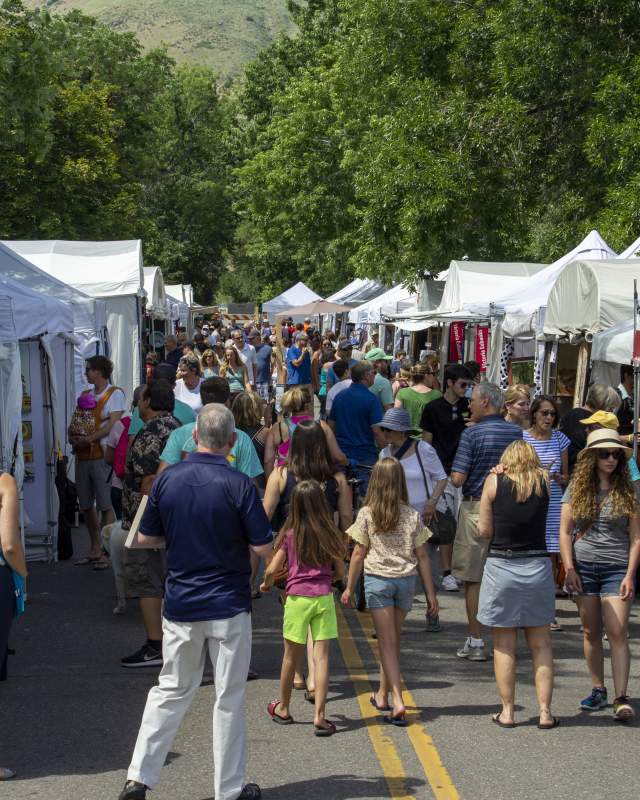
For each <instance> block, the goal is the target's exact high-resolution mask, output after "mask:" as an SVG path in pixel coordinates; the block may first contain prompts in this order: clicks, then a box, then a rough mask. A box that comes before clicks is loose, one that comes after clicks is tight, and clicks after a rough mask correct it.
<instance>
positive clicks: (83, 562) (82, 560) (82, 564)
mask: <svg viewBox="0 0 640 800" xmlns="http://www.w3.org/2000/svg"><path fill="white" fill-rule="evenodd" d="M101 558H102V556H98V558H89V556H85V557H84V558H80V559H78V561H74V562H73V566H74V567H86V566H87V565H88V564H96V563H97V562H98V561H100V559H101Z"/></svg>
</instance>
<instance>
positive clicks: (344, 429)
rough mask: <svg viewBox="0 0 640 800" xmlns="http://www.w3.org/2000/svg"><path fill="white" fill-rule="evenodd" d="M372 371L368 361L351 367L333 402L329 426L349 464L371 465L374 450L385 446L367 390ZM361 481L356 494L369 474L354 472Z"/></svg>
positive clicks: (373, 399)
mask: <svg viewBox="0 0 640 800" xmlns="http://www.w3.org/2000/svg"><path fill="white" fill-rule="evenodd" d="M374 379H375V371H374V369H373V365H372V364H371V363H370V362H369V361H358V362H356V363H355V364H354V365H353V367H352V368H351V386H350V387H349V388H348V389H345V390H344V391H343V392H340V394H339V395H337V397H336V398H335V400H334V401H333V405H332V406H331V413H330V414H329V425H331V427H332V428H333V430H334V431H335V434H336V439H337V440H338V444H339V445H340V449H341V450H342V452H343V453H344V454H345V455H346V457H347V458H348V459H349V461H350V462H351V463H352V464H370V465H371V466H373V464H375V463H376V461H377V460H378V450H379V449H380V448H381V447H384V446H385V442H384V441H383V438H382V433H381V432H380V429H379V428H378V427H377V423H378V422H380V420H381V419H382V406H381V405H380V400H378V398H377V397H376V395H375V394H373V392H370V391H369V387H370V386H373V381H374ZM354 471H355V472H356V474H357V477H358V478H359V480H360V481H361V484H360V491H361V493H365V492H366V490H367V486H368V485H369V477H370V475H371V471H370V470H367V469H359V468H358V467H355V470H354Z"/></svg>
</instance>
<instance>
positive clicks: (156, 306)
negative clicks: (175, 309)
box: [143, 267, 170, 319]
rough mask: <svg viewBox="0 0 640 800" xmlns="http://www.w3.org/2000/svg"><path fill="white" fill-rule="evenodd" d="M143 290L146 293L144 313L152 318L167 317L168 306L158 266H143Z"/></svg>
mask: <svg viewBox="0 0 640 800" xmlns="http://www.w3.org/2000/svg"><path fill="white" fill-rule="evenodd" d="M143 274H144V291H145V293H146V295H147V301H146V304H145V313H146V314H148V315H149V316H150V317H153V319H168V318H169V313H170V308H169V304H168V302H167V295H166V293H165V286H164V279H163V277H162V270H161V269H160V267H143Z"/></svg>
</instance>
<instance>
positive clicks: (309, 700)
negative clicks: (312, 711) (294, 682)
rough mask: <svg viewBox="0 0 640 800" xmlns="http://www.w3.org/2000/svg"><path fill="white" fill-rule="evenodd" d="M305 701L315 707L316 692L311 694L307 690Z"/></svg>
mask: <svg viewBox="0 0 640 800" xmlns="http://www.w3.org/2000/svg"><path fill="white" fill-rule="evenodd" d="M304 699H305V700H306V701H307V703H312V704H313V705H315V702H316V693H315V692H310V691H308V690H307V689H305V692H304Z"/></svg>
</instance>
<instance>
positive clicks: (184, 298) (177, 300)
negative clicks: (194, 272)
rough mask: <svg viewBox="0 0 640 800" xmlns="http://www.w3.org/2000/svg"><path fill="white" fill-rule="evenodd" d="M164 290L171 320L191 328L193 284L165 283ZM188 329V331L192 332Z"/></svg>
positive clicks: (182, 326)
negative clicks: (190, 315)
mask: <svg viewBox="0 0 640 800" xmlns="http://www.w3.org/2000/svg"><path fill="white" fill-rule="evenodd" d="M164 290H165V292H166V295H167V300H168V302H169V307H170V312H171V320H172V322H174V323H176V322H177V323H178V325H180V327H181V328H187V329H189V325H190V319H189V312H190V310H191V307H192V306H193V286H192V285H191V284H190V283H176V284H168V283H165V285H164ZM190 332H191V331H190V330H187V333H190Z"/></svg>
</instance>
